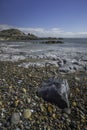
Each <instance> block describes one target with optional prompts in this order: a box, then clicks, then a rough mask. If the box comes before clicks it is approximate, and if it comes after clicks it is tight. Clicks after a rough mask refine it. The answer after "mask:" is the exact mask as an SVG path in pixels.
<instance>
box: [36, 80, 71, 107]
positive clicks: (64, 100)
mask: <svg viewBox="0 0 87 130" xmlns="http://www.w3.org/2000/svg"><path fill="white" fill-rule="evenodd" d="M38 95H39V96H41V97H42V98H43V99H44V100H46V101H48V102H50V103H53V104H55V105H57V106H58V107H59V108H61V109H65V108H69V100H68V95H69V85H68V82H67V80H64V79H63V80H62V79H55V78H50V79H48V80H46V81H44V82H42V84H41V87H40V88H39V89H38Z"/></svg>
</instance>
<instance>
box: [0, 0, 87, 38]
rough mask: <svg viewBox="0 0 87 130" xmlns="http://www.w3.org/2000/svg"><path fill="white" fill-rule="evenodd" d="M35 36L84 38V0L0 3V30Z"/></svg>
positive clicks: (3, 0) (86, 0)
mask: <svg viewBox="0 0 87 130" xmlns="http://www.w3.org/2000/svg"><path fill="white" fill-rule="evenodd" d="M11 27H12V28H13V27H16V28H19V29H21V30H22V31H24V32H25V33H28V32H31V33H34V34H36V35H39V36H46V35H47V36H63V37H87V0H0V28H1V29H5V28H11Z"/></svg>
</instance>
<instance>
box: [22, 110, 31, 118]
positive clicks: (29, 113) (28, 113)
mask: <svg viewBox="0 0 87 130" xmlns="http://www.w3.org/2000/svg"><path fill="white" fill-rule="evenodd" d="M31 115H32V113H31V110H30V109H25V110H24V113H23V116H24V118H25V119H31Z"/></svg>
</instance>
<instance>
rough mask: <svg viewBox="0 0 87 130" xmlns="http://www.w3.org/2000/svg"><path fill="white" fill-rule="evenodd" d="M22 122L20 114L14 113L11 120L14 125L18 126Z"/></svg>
mask: <svg viewBox="0 0 87 130" xmlns="http://www.w3.org/2000/svg"><path fill="white" fill-rule="evenodd" d="M19 122H20V115H19V113H13V114H12V118H11V123H12V124H18V123H19Z"/></svg>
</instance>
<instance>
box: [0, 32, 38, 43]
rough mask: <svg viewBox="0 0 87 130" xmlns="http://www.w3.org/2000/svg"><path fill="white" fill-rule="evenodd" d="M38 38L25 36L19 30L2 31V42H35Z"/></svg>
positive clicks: (0, 36) (31, 35)
mask: <svg viewBox="0 0 87 130" xmlns="http://www.w3.org/2000/svg"><path fill="white" fill-rule="evenodd" d="M37 38H38V37H37V36H35V35H34V34H30V33H29V34H25V33H23V32H22V31H20V30H18V29H7V30H2V31H0V40H31V39H32V40H33V39H37Z"/></svg>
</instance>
